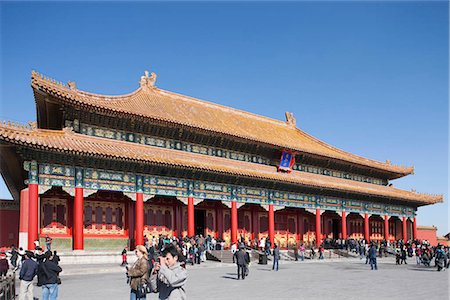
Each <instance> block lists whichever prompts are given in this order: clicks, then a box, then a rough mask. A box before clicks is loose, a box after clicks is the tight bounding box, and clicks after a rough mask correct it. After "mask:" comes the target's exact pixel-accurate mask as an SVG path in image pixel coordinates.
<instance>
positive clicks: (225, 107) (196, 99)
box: [155, 88, 298, 129]
mask: <svg viewBox="0 0 450 300" xmlns="http://www.w3.org/2000/svg"><path fill="white" fill-rule="evenodd" d="M155 90H156V91H157V92H161V93H166V94H168V96H170V97H178V98H181V99H182V100H189V101H194V102H198V103H201V104H206V105H209V106H211V107H217V108H220V109H222V110H224V111H227V112H230V111H232V112H235V113H239V114H242V115H250V116H252V117H255V118H257V119H260V120H264V121H269V122H273V123H275V124H277V125H282V126H286V127H291V126H289V125H288V124H287V123H286V121H284V122H283V121H281V120H278V119H275V118H271V117H268V116H264V115H258V114H255V113H252V112H249V111H246V110H243V109H239V108H234V107H230V106H226V105H223V104H219V103H215V102H212V101H208V100H204V99H199V98H195V97H192V96H188V95H183V94H179V93H176V92H172V91H168V90H164V89H160V88H156V89H155ZM292 128H294V127H292ZM295 128H297V127H295ZM297 129H298V128H297Z"/></svg>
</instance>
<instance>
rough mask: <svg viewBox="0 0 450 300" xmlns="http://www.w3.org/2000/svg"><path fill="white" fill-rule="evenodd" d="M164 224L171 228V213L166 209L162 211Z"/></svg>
mask: <svg viewBox="0 0 450 300" xmlns="http://www.w3.org/2000/svg"><path fill="white" fill-rule="evenodd" d="M164 226H166V227H167V228H172V215H171V213H170V211H168V210H166V211H165V212H164Z"/></svg>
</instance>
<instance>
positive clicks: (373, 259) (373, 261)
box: [367, 243, 378, 270]
mask: <svg viewBox="0 0 450 300" xmlns="http://www.w3.org/2000/svg"><path fill="white" fill-rule="evenodd" d="M367 256H368V257H369V259H370V269H371V270H374V269H375V270H378V267H377V247H376V246H375V244H374V243H372V246H370V248H369V253H368V255H367Z"/></svg>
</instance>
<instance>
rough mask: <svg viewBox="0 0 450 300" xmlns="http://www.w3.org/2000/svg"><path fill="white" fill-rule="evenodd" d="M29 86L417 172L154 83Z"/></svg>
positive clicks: (86, 104) (399, 172)
mask: <svg viewBox="0 0 450 300" xmlns="http://www.w3.org/2000/svg"><path fill="white" fill-rule="evenodd" d="M155 76H156V75H155ZM147 78H148V77H147ZM144 79H145V78H144ZM141 81H142V79H141ZM31 83H32V87H33V89H35V90H39V91H42V92H46V93H48V94H50V95H53V96H54V97H55V98H56V99H58V101H61V102H62V103H63V104H69V105H74V106H76V107H78V108H83V109H89V110H98V111H101V112H102V113H104V114H110V115H115V116H122V117H131V116H135V117H141V118H144V119H148V120H156V121H162V122H167V123H171V124H176V125H179V126H187V127H191V128H198V129H202V130H206V131H208V132H211V133H213V134H214V133H215V134H221V135H227V136H233V137H238V138H243V139H246V140H248V141H254V142H260V143H264V144H268V145H271V146H276V147H279V148H287V149H291V150H294V151H298V152H303V153H308V154H314V155H319V156H323V157H327V158H331V159H337V160H342V161H346V162H350V163H353V164H357V165H361V166H364V167H370V168H375V169H378V170H382V171H384V172H390V173H393V174H395V175H393V176H392V177H391V179H394V178H399V177H402V176H405V175H408V174H411V173H413V172H414V168H413V167H403V166H396V165H393V164H391V163H390V162H389V161H387V162H379V161H375V160H371V159H367V158H364V157H361V156H358V155H354V154H351V153H349V152H345V151H343V150H340V149H338V148H335V147H333V146H330V145H328V144H326V143H324V142H322V141H320V140H318V139H316V138H315V137H313V136H311V135H308V134H307V133H305V132H303V131H302V130H300V129H298V128H297V127H295V124H294V125H293V124H289V123H288V122H283V121H279V120H275V119H271V118H267V117H264V116H260V115H256V114H252V113H248V112H244V111H241V110H237V109H233V108H230V107H226V106H222V105H218V104H215V103H211V102H207V101H203V100H199V99H195V98H192V97H188V96H184V95H179V94H176V93H173V92H169V91H165V90H161V89H158V88H156V87H154V86H153V85H152V86H148V85H145V84H144V85H143V84H142V83H141V86H140V87H139V88H138V89H137V90H136V91H134V92H132V93H130V94H127V95H122V96H105V95H99V94H92V93H88V92H84V91H80V90H78V89H77V88H76V87H75V84H74V83H71V82H69V84H68V85H67V86H66V85H63V84H62V83H59V82H56V81H55V80H52V79H48V78H46V77H44V76H42V75H40V74H38V73H37V72H34V71H33V72H32V80H31Z"/></svg>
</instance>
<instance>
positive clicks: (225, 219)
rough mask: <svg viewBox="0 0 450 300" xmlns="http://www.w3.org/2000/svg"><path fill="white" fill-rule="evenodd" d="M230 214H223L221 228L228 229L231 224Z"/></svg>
mask: <svg viewBox="0 0 450 300" xmlns="http://www.w3.org/2000/svg"><path fill="white" fill-rule="evenodd" d="M230 221H231V220H230V214H223V230H224V231H227V230H230V228H231V224H230Z"/></svg>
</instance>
